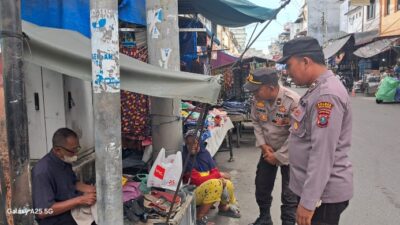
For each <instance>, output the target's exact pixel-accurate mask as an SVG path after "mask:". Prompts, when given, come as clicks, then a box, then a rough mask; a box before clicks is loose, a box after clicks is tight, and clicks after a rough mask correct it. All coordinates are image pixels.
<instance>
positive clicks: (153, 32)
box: [147, 8, 164, 38]
mask: <svg viewBox="0 0 400 225" xmlns="http://www.w3.org/2000/svg"><path fill="white" fill-rule="evenodd" d="M163 20H164V13H163V10H162V8H159V9H151V10H149V11H148V12H147V27H148V28H149V32H150V36H151V37H152V38H159V36H160V31H159V30H158V28H157V26H156V24H157V23H161V22H162V21H163Z"/></svg>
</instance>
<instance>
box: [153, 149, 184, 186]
mask: <svg viewBox="0 0 400 225" xmlns="http://www.w3.org/2000/svg"><path fill="white" fill-rule="evenodd" d="M181 173H182V153H181V152H180V151H178V152H177V153H176V154H173V155H170V156H168V157H167V158H165V149H164V148H162V149H161V151H160V152H159V153H158V156H157V159H156V161H155V162H154V164H153V166H152V167H151V170H150V173H149V178H148V180H147V187H159V188H164V189H168V190H172V191H175V190H176V188H177V187H178V182H179V178H180V177H181Z"/></svg>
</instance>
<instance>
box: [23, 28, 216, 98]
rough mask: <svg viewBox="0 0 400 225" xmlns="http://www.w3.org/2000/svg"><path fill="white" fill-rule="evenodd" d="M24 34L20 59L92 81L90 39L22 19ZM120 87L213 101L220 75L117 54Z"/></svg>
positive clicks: (154, 93) (167, 96)
mask: <svg viewBox="0 0 400 225" xmlns="http://www.w3.org/2000/svg"><path fill="white" fill-rule="evenodd" d="M22 29H23V32H24V33H25V34H26V35H27V36H28V43H29V46H27V47H25V48H24V50H25V55H24V59H25V60H26V61H28V62H31V63H34V64H37V65H40V66H43V67H46V68H49V69H51V70H54V71H57V72H59V73H62V74H65V75H69V76H72V77H76V78H79V79H82V80H86V81H92V67H91V65H92V60H91V43H90V39H88V38H86V37H85V36H83V35H81V34H79V33H77V32H74V31H69V30H63V29H55V28H46V27H40V26H36V25H34V24H31V23H28V22H25V21H23V22H22ZM120 74H121V88H122V89H124V90H127V91H132V92H136V93H141V94H145V95H150V96H156V97H163V98H176V99H187V100H193V101H199V102H206V103H216V101H217V98H218V95H219V92H220V88H221V86H220V84H219V81H220V76H215V77H211V76H206V75H199V74H193V73H186V72H178V71H171V70H166V69H161V68H159V67H156V66H152V65H149V64H147V63H143V62H141V61H139V60H136V59H134V58H131V57H128V56H126V55H123V54H120Z"/></svg>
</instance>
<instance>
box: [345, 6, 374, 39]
mask: <svg viewBox="0 0 400 225" xmlns="http://www.w3.org/2000/svg"><path fill="white" fill-rule="evenodd" d="M380 8H381V7H380V3H379V0H371V1H369V4H366V5H352V4H351V1H349V0H345V1H343V3H342V4H341V5H340V31H342V32H346V33H358V32H367V31H373V30H378V29H379V24H380Z"/></svg>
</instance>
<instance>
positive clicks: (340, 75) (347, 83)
mask: <svg viewBox="0 0 400 225" xmlns="http://www.w3.org/2000/svg"><path fill="white" fill-rule="evenodd" d="M337 77H338V79H339V80H340V82H342V84H343V86H344V87H345V88H346V90H347V91H348V92H350V91H351V89H352V88H353V83H352V82H351V80H350V78H349V77H347V76H344V75H343V73H341V72H339V73H338V74H337Z"/></svg>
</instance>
